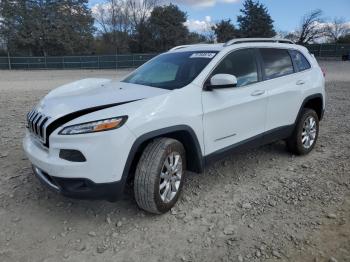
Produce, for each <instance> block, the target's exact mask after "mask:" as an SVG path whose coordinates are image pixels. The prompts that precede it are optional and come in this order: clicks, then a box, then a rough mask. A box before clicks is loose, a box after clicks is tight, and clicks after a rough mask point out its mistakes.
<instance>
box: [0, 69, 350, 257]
mask: <svg viewBox="0 0 350 262" xmlns="http://www.w3.org/2000/svg"><path fill="white" fill-rule="evenodd" d="M322 66H323V67H324V68H325V69H326V72H327V93H328V98H327V110H326V114H325V118H324V121H322V122H321V131H320V137H319V141H318V144H317V146H316V148H315V150H314V151H313V152H312V153H311V154H309V155H307V156H304V157H296V156H293V155H291V154H289V153H287V152H286V151H285V145H284V143H283V142H278V143H274V144H270V145H267V146H264V147H261V148H259V149H256V150H252V151H248V152H242V153H240V154H235V155H232V156H229V157H227V158H226V159H224V160H222V161H220V162H217V163H215V164H213V165H212V166H209V167H208V168H207V169H206V171H205V172H204V173H202V174H194V173H190V174H188V176H187V181H186V184H185V187H184V192H183V196H182V198H181V199H180V201H179V203H178V205H177V206H176V207H175V208H174V210H172V211H171V212H170V213H168V214H165V215H162V216H155V215H149V214H147V213H145V212H143V211H141V210H139V209H138V207H137V206H136V203H135V201H134V200H133V199H132V198H131V197H128V198H126V199H125V200H121V201H118V202H116V203H109V202H104V201H80V200H71V199H67V198H64V197H62V196H59V195H57V194H54V193H52V192H50V191H49V190H47V189H46V188H44V187H43V186H41V184H40V183H39V182H38V181H37V179H36V178H35V177H34V176H33V174H32V171H31V167H30V163H29V162H28V160H27V158H26V157H25V155H24V153H23V151H22V147H21V140H22V137H23V134H24V118H25V117H24V116H25V114H26V112H27V111H29V110H30V109H31V107H32V106H33V105H34V104H35V103H36V102H37V101H38V100H39V98H41V97H42V96H43V95H45V94H46V93H47V92H48V91H49V90H51V89H52V88H54V87H57V86H58V85H61V84H64V83H68V82H71V81H73V80H76V79H81V78H85V77H114V78H118V77H120V76H121V75H124V74H125V73H126V72H125V71H117V72H116V71H89V70H86V71H10V72H9V71H0V148H1V150H0V221H1V222H0V261H1V262H5V261H16V262H17V261H30V262H33V261H45V262H49V261H128V262H129V261H131V262H132V261H292V262H295V261H302V262H304V261H305V262H307V261H312V262H322V261H325V262H328V261H333V262H335V261H338V262H340V261H348V262H349V261H350V63H346V62H324V63H322Z"/></svg>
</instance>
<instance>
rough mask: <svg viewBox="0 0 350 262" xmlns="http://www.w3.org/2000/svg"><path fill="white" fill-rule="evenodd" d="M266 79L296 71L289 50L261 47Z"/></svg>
mask: <svg viewBox="0 0 350 262" xmlns="http://www.w3.org/2000/svg"><path fill="white" fill-rule="evenodd" d="M260 53H261V57H262V60H263V63H264V70H265V76H266V79H273V78H276V77H280V76H285V75H289V74H292V73H294V68H293V63H292V60H291V58H290V55H289V53H288V51H287V50H284V49H272V48H261V49H260Z"/></svg>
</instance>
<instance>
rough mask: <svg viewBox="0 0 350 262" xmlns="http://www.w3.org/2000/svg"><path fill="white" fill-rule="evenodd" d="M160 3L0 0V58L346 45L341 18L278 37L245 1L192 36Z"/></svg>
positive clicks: (179, 16) (308, 18)
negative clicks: (244, 45)
mask: <svg viewBox="0 0 350 262" xmlns="http://www.w3.org/2000/svg"><path fill="white" fill-rule="evenodd" d="M160 1H161V0H143V1H140V0H105V2H104V3H103V4H99V5H96V6H95V7H93V9H90V8H89V7H88V0H1V2H0V55H5V54H9V55H30V56H33V55H40V56H42V55H43V56H48V55H50V56H55V55H87V54H89V55H91V54H124V53H147V52H162V51H166V50H168V49H170V48H171V47H173V46H177V45H183V44H192V43H212V42H226V41H228V40H230V39H232V38H237V37H274V36H276V35H278V36H282V37H286V38H289V39H292V40H294V41H295V42H297V43H300V44H306V43H312V42H314V41H316V40H317V39H322V38H323V39H324V41H330V42H350V35H349V34H350V32H349V30H348V27H347V26H346V24H345V23H344V21H343V20H341V19H334V21H332V22H328V23H325V20H324V19H323V13H322V11H320V10H315V11H313V12H311V13H308V14H306V15H305V16H304V17H303V18H302V20H301V23H300V26H299V28H297V29H296V30H295V31H293V32H289V33H288V32H276V30H275V28H274V26H273V22H274V21H273V19H272V18H271V16H270V14H269V11H268V9H267V7H266V6H265V5H263V4H262V3H260V2H258V1H256V0H245V1H244V3H243V7H242V9H241V10H240V14H239V15H238V16H237V18H236V20H237V21H236V24H234V23H233V22H232V19H227V20H221V21H218V22H217V23H215V24H213V25H212V26H211V28H209V29H208V32H202V33H196V32H190V31H189V29H188V28H187V27H186V26H185V22H186V21H187V14H186V13H185V12H183V11H182V10H180V9H179V7H178V6H177V5H174V4H168V5H164V4H162V3H161V2H160Z"/></svg>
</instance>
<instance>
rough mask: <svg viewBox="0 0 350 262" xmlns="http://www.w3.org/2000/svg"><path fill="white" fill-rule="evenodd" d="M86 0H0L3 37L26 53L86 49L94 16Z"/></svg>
mask: <svg viewBox="0 0 350 262" xmlns="http://www.w3.org/2000/svg"><path fill="white" fill-rule="evenodd" d="M87 3H88V0H20V1H16V0H1V4H0V17H3V21H4V22H3V23H2V25H1V31H0V33H1V34H2V37H4V38H6V39H7V41H8V46H9V47H10V48H11V49H12V52H15V53H17V54H26V55H61V54H85V53H89V50H90V49H91V44H92V42H93V32H94V27H93V23H94V20H93V18H92V16H91V11H90V9H89V8H88V6H87Z"/></svg>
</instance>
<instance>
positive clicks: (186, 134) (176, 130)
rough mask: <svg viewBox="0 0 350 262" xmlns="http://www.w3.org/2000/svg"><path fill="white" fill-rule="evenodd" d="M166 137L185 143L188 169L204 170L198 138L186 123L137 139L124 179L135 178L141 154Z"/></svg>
mask: <svg viewBox="0 0 350 262" xmlns="http://www.w3.org/2000/svg"><path fill="white" fill-rule="evenodd" d="M160 137H165V138H173V139H175V140H178V141H179V142H180V143H182V144H183V146H184V148H185V151H186V155H187V165H186V166H187V169H188V170H189V171H193V172H197V173H200V172H202V171H203V166H204V164H203V155H202V150H201V147H200V144H199V141H198V138H197V136H196V134H195V132H194V131H193V129H192V128H191V127H189V126H186V125H179V126H172V127H167V128H163V129H160V130H155V131H152V132H149V133H146V134H144V135H141V136H140V137H139V138H137V139H136V141H135V142H134V144H133V145H132V147H131V150H130V152H129V156H128V159H127V161H126V164H125V167H124V171H123V177H122V180H124V182H127V181H128V180H132V179H133V174H134V173H135V169H136V166H137V163H138V161H139V160H140V157H141V154H142V152H143V150H144V149H145V148H146V146H147V145H148V144H149V143H150V142H151V141H153V140H154V139H157V138H160Z"/></svg>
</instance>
